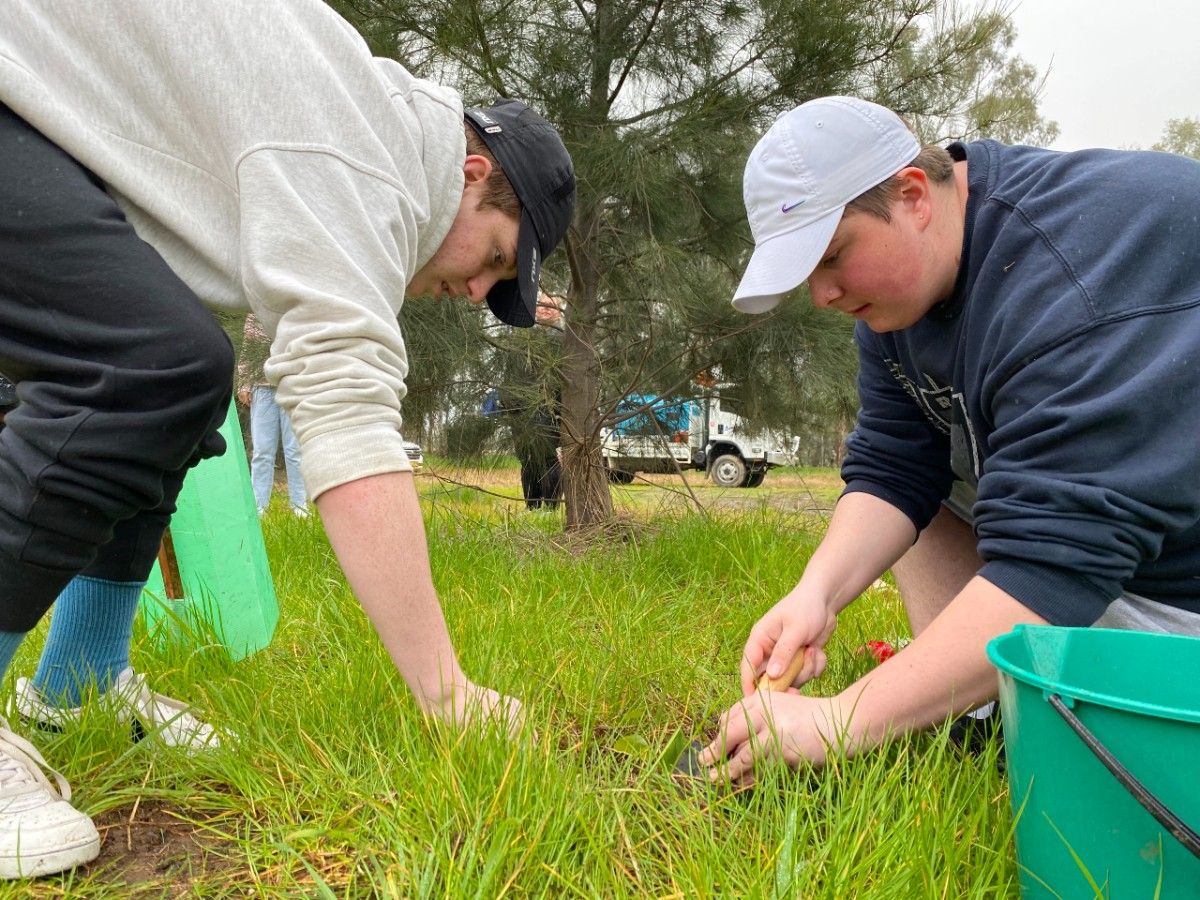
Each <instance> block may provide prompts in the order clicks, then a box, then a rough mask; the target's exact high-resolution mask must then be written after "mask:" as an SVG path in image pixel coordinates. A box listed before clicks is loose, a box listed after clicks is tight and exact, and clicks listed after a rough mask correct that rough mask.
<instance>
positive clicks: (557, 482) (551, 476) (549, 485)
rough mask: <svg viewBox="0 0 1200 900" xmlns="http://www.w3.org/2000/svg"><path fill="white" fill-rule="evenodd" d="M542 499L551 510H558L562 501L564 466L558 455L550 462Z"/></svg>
mask: <svg viewBox="0 0 1200 900" xmlns="http://www.w3.org/2000/svg"><path fill="white" fill-rule="evenodd" d="M542 499H543V502H544V503H545V505H546V506H547V507H548V508H550V509H554V508H556V507H557V506H558V503H559V501H560V500H561V499H562V464H561V463H559V461H558V456H557V455H555V456H554V457H553V458H552V459H551V460H550V464H549V465H548V466H547V468H546V477H545V479H544V490H543V491H542Z"/></svg>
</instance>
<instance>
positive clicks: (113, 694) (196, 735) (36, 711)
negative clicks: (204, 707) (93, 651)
mask: <svg viewBox="0 0 1200 900" xmlns="http://www.w3.org/2000/svg"><path fill="white" fill-rule="evenodd" d="M100 702H102V703H108V704H111V705H112V707H113V709H114V710H115V711H116V714H117V718H118V719H119V720H120V721H122V722H128V723H129V728H130V733H131V736H132V737H133V740H134V742H135V743H136V742H137V741H140V740H142V739H143V738H146V737H153V738H154V739H156V740H158V741H161V742H162V743H163V744H165V745H166V746H168V747H182V748H183V749H185V750H188V751H189V752H195V751H201V750H211V749H215V748H216V747H219V746H220V745H221V739H220V738H219V737H218V736H217V733H216V732H215V731H214V730H213V727H212V726H211V725H209V724H208V723H207V722H202V721H201V720H200V719H197V718H196V717H195V716H194V715H192V713H191V711H190V710H189V708H188V706H187V704H186V703H183V702H181V701H179V700H172V699H171V698H170V697H167V696H164V695H163V694H156V693H155V692H154V691H152V690H150V688H149V687H147V685H146V676H145V675H139V674H138V673H136V672H134V671H133V669H131V668H126V669H124V670H123V671H122V672H121V674H119V675H118V676H117V677H116V679H114V681H113V683H112V684H111V685H110V686H109V688H108V690H107V691H105V692H104V693H103V694H101V695H100ZM14 706H15V707H16V711H17V712H18V713H19V714H20V716H21V718H22V719H23V720H25V721H26V722H28V723H29V724H31V725H35V726H37V727H38V728H45V729H47V730H49V731H61V730H62V727H63V726H64V725H69V724H71V723H73V722H77V721H79V718H80V715H81V713H82V710H81V708H80V707H77V706H76V707H58V706H53V705H51V704H49V703H47V702H46V701H45V700H44V699H43V698H42V695H41V694H39V693H38V689H37V688H36V687H34V686H33V682H32V681H31V680H30V679H28V678H18V679H17V694H16V700H15V703H14Z"/></svg>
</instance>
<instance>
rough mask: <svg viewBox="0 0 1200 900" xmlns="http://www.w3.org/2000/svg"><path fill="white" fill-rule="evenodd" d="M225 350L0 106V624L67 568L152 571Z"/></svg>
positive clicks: (31, 607) (128, 235)
mask: <svg viewBox="0 0 1200 900" xmlns="http://www.w3.org/2000/svg"><path fill="white" fill-rule="evenodd" d="M233 365H234V360H233V348H232V346H231V345H230V343H229V339H228V338H227V337H226V336H225V333H224V332H223V331H222V330H221V328H220V326H219V325H218V323H217V321H216V319H215V318H214V317H213V315H212V314H211V313H210V312H209V311H208V310H206V309H205V308H204V307H203V306H202V305H201V303H200V301H199V299H197V297H196V295H195V294H193V293H192V291H191V290H190V289H189V288H188V287H187V286H186V285H185V284H184V283H183V282H182V281H180V280H179V278H178V277H177V276H176V275H175V274H174V272H172V271H171V270H170V268H168V266H167V264H166V263H165V262H164V261H163V259H162V257H161V256H159V254H158V253H157V252H156V251H155V250H154V248H153V247H151V246H150V245H149V244H147V243H145V242H144V241H142V240H141V239H140V238H139V237H138V236H137V234H136V233H135V232H134V230H133V227H132V226H131V225H130V224H129V223H128V222H127V221H126V220H125V217H124V215H122V213H121V211H120V209H119V208H118V207H117V205H116V204H115V203H114V202H113V200H112V198H111V197H110V196H109V195H108V194H107V193H106V192H105V190H104V188H103V186H102V185H101V183H100V182H99V181H98V180H97V179H96V177H95V176H94V175H92V174H91V173H90V172H89V171H87V170H86V169H84V168H83V167H82V166H80V165H79V164H78V163H76V162H75V161H74V160H73V159H72V158H71V157H70V156H68V155H67V154H65V153H64V152H63V151H62V150H61V149H59V148H58V147H57V146H56V145H54V144H53V143H51V142H50V141H48V140H46V138H44V137H43V136H42V135H41V134H40V133H39V132H37V131H35V130H34V129H32V128H30V127H29V126H28V125H27V124H26V123H25V122H24V121H23V120H22V119H21V118H19V117H18V116H16V115H15V114H14V113H12V112H11V111H10V110H8V109H7V108H6V107H4V106H3V105H0V372H3V373H4V374H6V375H8V376H9V377H10V378H12V380H13V381H15V382H17V398H18V402H17V406H16V408H15V409H13V410H12V411H11V412H9V413H8V415H7V417H6V420H5V427H4V428H3V430H0V630H4V631H26V630H28V629H29V628H31V627H33V625H34V624H36V623H37V621H38V619H39V618H40V617H41V616H42V614H43V613H44V612H45V611H46V609H47V608H48V607H49V606H50V604H51V603H52V602H53V601H54V598H55V597H56V596H58V593H59V591H60V590H61V589H62V588H63V587H64V586H65V585H66V583H67V582H68V581H70V580H71V578H72V577H74V576H75V575H76V574H78V573H81V572H83V573H85V574H88V575H92V576H95V577H98V578H105V579H109V580H113V581H138V580H142V579H144V578H145V577H146V576H147V575H148V574H149V571H150V567H151V565H152V564H153V562H154V557H155V554H156V551H157V548H158V543H159V540H160V539H161V536H162V531H163V528H164V527H165V526H166V523H167V521H168V520H169V519H170V516H171V513H172V512H174V510H175V498H176V496H177V495H178V493H179V488H180V486H181V485H182V483H183V476H184V473H185V472H186V471H187V469H188V468H189V467H191V466H193V465H195V464H196V463H197V462H199V461H200V460H201V459H203V458H205V457H208V456H215V455H219V454H220V453H222V452H224V449H225V442H224V440H223V439H222V438H221V436H220V435H219V434H218V433H217V432H216V429H217V427H218V426H219V425H220V424H221V422H222V421H223V420H224V417H225V412H226V409H227V408H228V404H229V397H230V393H231V390H232V380H233Z"/></svg>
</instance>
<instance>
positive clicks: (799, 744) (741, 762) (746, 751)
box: [699, 691, 842, 786]
mask: <svg viewBox="0 0 1200 900" xmlns="http://www.w3.org/2000/svg"><path fill="white" fill-rule="evenodd" d="M841 722H842V710H841V707H840V701H839V700H838V698H836V697H806V696H804V695H803V694H800V693H796V692H794V691H788V692H787V693H781V692H777V691H759V692H758V693H756V694H754V695H753V696H750V697H746V698H744V699H743V700H740V701H739V702H737V703H735V704H734V705H733V706H732V707H731V708H730V709H729V710H728V711H727V712H725V714H724V715H722V716H721V719H720V729H719V732H718V736H717V739H716V740H715V741H713V742H712V743H711V744H709V745H708V746H707V747H705V748H704V750H703V752H702V753H701V754H700V758H699V761H700V763H701V765H706V766H711V767H713V768H712V769H711V771H710V773H709V777H710V778H712V779H713V780H714V781H716V780H728V781H730V782H732V783H733V784H736V785H738V786H747V785H749V784H751V783H752V782H753V780H754V770H755V768H756V767H757V768H759V769H760V770H761V768H762V766H763V765H765V764H767V763H769V762H770V761H771V760H772V759H782V760H783V762H785V763H786V764H787V765H788V766H790V767H792V768H795V767H796V766H798V765H800V764H801V763H802V762H807V763H810V764H812V765H815V766H821V765H824V763H825V756H826V752H827V750H828V748H829V747H837V746H838V743H839V728H841V727H842V724H841Z"/></svg>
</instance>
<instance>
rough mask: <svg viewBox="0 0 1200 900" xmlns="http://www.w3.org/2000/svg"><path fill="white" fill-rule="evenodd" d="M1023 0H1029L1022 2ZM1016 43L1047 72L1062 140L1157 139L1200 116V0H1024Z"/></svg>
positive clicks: (1045, 102) (1132, 142)
mask: <svg viewBox="0 0 1200 900" xmlns="http://www.w3.org/2000/svg"><path fill="white" fill-rule="evenodd" d="M1017 4H1019V5H1017ZM1014 6H1015V8H1014V10H1013V12H1012V22H1013V24H1014V25H1015V26H1016V28H1017V42H1016V45H1015V46H1014V50H1015V51H1016V52H1017V54H1018V55H1020V56H1022V57H1024V58H1025V59H1026V60H1027V61H1028V62H1031V63H1033V64H1034V65H1035V66H1037V68H1038V71H1040V72H1046V71H1047V70H1049V76H1048V78H1047V79H1046V88H1045V91H1044V92H1043V94H1042V98H1041V104H1040V108H1041V111H1042V115H1044V116H1046V117H1047V118H1050V119H1054V120H1055V121H1057V122H1058V125H1059V129H1060V133H1059V138H1058V140H1057V141H1056V142H1055V143H1054V144H1053V145H1052V146H1053V148H1054V149H1055V150H1077V149H1079V148H1081V147H1118V148H1120V147H1141V148H1147V147H1149V146H1150V145H1151V144H1153V143H1154V142H1155V141H1157V140H1159V139H1160V138H1161V137H1162V133H1163V128H1164V126H1165V125H1166V123H1167V120H1168V119H1181V118H1186V117H1189V116H1190V117H1193V118H1200V0H1139V2H1133V0H1015V2H1014Z"/></svg>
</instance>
